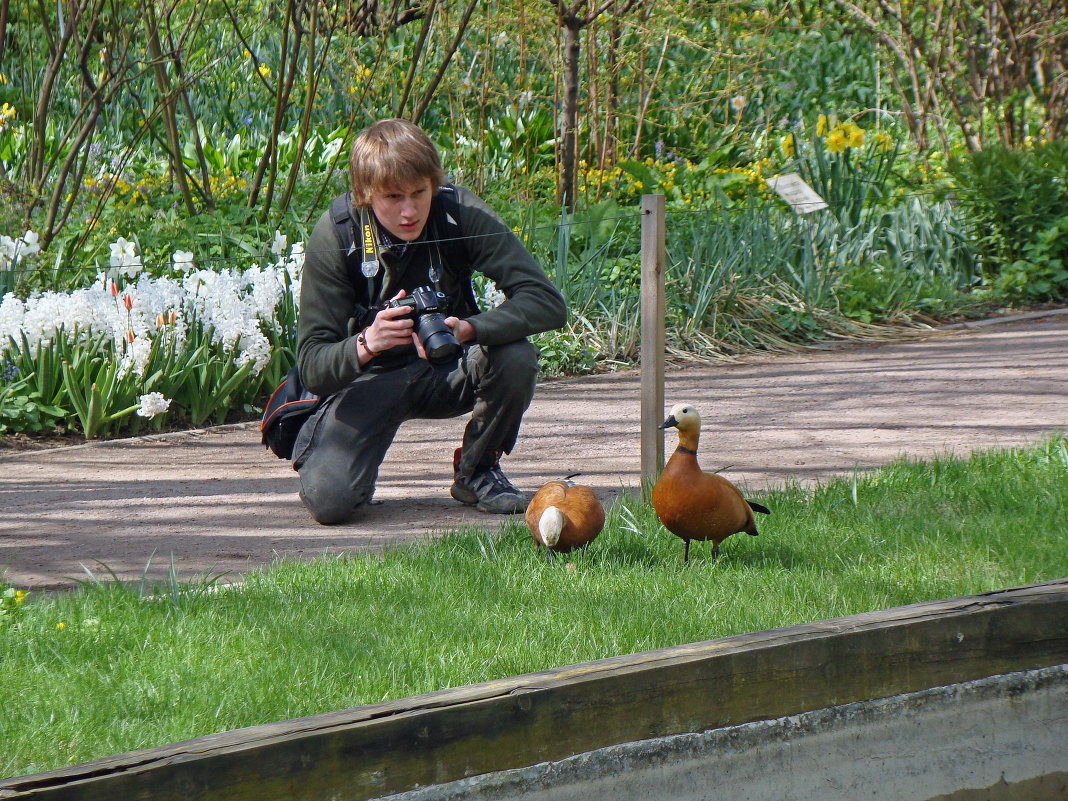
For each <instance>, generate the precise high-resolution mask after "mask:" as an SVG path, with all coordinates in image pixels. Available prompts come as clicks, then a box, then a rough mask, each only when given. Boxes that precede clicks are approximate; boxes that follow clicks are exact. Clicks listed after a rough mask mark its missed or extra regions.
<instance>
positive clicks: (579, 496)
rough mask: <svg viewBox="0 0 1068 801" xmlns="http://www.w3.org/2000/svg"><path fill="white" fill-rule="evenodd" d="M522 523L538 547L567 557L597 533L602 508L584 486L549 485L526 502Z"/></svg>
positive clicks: (561, 482) (590, 491) (557, 483)
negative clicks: (565, 554)
mask: <svg viewBox="0 0 1068 801" xmlns="http://www.w3.org/2000/svg"><path fill="white" fill-rule="evenodd" d="M526 520H527V527H528V528H529V529H530V533H531V534H532V535H533V537H534V541H535V542H536V543H537V544H538V545H544V546H545V547H546V548H547V549H549V550H553V551H557V552H559V553H567V552H568V551H570V550H571V549H572V548H581V547H582V546H583V545H587V544H589V543H591V542H593V540H594V538H595V537H596V536H597V535H598V534H600V533H601V529H602V528H604V507H603V506H601V502H600V501H599V500H597V496H596V495H595V494H594V492H593V490H591V489H590V488H589V487H587V486H584V485H582V484H571V483H570V482H567V481H550V482H549V483H548V484H546V485H545V486H544V487H542V488H541V489H539V490H538V491H537V492H536V493H534V497H533V498H531V499H530V503H529V504H527V514H526ZM546 556H548V553H546Z"/></svg>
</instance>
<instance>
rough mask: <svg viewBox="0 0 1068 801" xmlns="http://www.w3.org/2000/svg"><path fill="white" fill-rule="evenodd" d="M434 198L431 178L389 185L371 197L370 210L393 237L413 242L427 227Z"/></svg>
mask: <svg viewBox="0 0 1068 801" xmlns="http://www.w3.org/2000/svg"><path fill="white" fill-rule="evenodd" d="M433 197H434V192H433V187H431V185H430V179H429V178H425V179H423V180H422V181H417V182H415V183H412V184H408V185H407V186H386V187H383V188H382V189H380V190H379V191H377V192H375V193H374V194H373V195H371V210H372V211H373V212H374V213H375V216H376V217H377V218H378V221H379V222H380V223H382V225H383V227H384V228H385V229H386V230H387V231H389V233H390V234H391V235H392V236H395V237H397V238H398V239H401V240H403V241H405V242H412V241H414V240H416V239H418V238H419V235H420V234H422V233H423V228H425V227H426V221H427V219H428V218H429V216H430V201H431V200H432V199H433Z"/></svg>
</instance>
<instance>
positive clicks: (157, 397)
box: [137, 392, 171, 417]
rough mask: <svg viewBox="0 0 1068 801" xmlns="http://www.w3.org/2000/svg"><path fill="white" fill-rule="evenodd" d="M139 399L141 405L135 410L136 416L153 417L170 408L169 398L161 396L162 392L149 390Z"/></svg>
mask: <svg viewBox="0 0 1068 801" xmlns="http://www.w3.org/2000/svg"><path fill="white" fill-rule="evenodd" d="M139 400H140V401H141V407H140V408H139V409H138V410H137V416H138V417H155V416H156V415H157V414H163V413H164V412H165V411H167V410H168V409H169V408H171V401H170V398H165V397H163V393H162V392H149V393H148V394H147V395H142V396H141V397H140V398H139Z"/></svg>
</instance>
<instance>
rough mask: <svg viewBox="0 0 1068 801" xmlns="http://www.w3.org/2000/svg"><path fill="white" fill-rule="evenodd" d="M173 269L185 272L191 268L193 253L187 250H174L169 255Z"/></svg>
mask: <svg viewBox="0 0 1068 801" xmlns="http://www.w3.org/2000/svg"><path fill="white" fill-rule="evenodd" d="M171 261H172V262H173V263H174V269H175V270H177V271H178V272H180V273H187V272H189V271H190V270H192V269H193V253H192V252H191V251H188V250H176V251H174V255H173V256H172V257H171Z"/></svg>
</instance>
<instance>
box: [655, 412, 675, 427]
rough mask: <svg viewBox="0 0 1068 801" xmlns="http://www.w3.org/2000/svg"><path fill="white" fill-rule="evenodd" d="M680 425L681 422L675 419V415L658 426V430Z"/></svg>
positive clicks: (671, 415)
mask: <svg viewBox="0 0 1068 801" xmlns="http://www.w3.org/2000/svg"><path fill="white" fill-rule="evenodd" d="M678 424H679V421H678V420H676V419H675V415H673V414H669V415H668V419H667V420H665V421H664V422H663V423H661V424H660V425H658V426H657V428H674V427H675V426H677V425H678Z"/></svg>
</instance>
